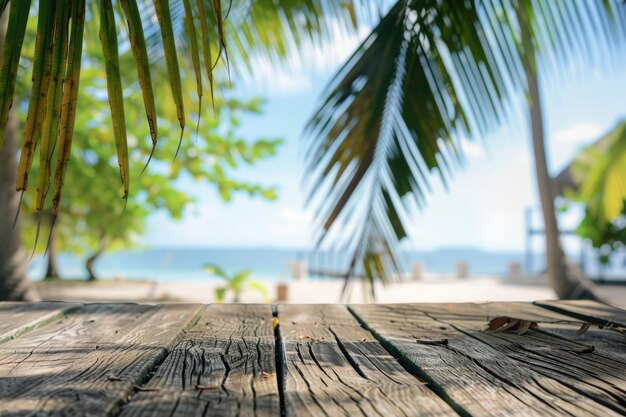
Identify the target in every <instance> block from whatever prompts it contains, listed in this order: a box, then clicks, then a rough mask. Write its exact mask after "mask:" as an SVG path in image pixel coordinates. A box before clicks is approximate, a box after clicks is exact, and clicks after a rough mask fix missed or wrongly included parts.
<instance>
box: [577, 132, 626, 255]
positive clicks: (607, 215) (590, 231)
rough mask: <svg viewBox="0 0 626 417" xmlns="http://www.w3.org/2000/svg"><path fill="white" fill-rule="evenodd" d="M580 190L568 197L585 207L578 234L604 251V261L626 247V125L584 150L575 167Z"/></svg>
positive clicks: (601, 252) (602, 252) (602, 253)
mask: <svg viewBox="0 0 626 417" xmlns="http://www.w3.org/2000/svg"><path fill="white" fill-rule="evenodd" d="M571 171H572V176H573V178H574V181H575V182H576V183H578V184H580V186H579V187H578V190H577V191H570V192H569V193H568V194H567V197H569V198H570V199H572V200H573V201H577V202H582V203H584V205H585V217H584V218H583V220H582V221H581V223H580V225H579V226H578V229H577V232H578V234H579V235H580V236H582V237H583V238H586V239H588V240H589V241H590V242H591V244H592V245H593V246H594V247H595V248H597V249H598V250H599V251H600V259H601V261H603V262H604V263H606V262H608V260H609V257H610V255H611V254H612V253H613V252H615V251H617V250H619V249H622V248H624V247H625V246H626V122H621V123H619V124H618V125H617V126H616V127H615V128H614V129H613V130H611V132H609V133H608V134H607V135H606V136H605V137H603V138H601V139H600V140H599V141H598V142H597V143H595V144H594V145H591V146H589V147H587V148H585V149H583V150H582V151H581V152H580V153H579V155H578V156H577V157H576V159H575V160H574V162H573V163H572V166H571Z"/></svg>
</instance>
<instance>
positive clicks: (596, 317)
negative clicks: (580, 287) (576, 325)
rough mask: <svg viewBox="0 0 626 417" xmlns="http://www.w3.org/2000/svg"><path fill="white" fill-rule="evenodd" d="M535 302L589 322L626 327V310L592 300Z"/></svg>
mask: <svg viewBox="0 0 626 417" xmlns="http://www.w3.org/2000/svg"><path fill="white" fill-rule="evenodd" d="M533 304H535V305H538V306H540V307H543V308H545V309H547V310H551V311H555V312H558V313H560V314H564V315H567V316H570V317H574V318H576V319H579V320H584V321H587V322H589V323H593V324H597V325H601V326H606V325H611V324H615V325H618V326H620V327H623V328H626V310H622V309H620V308H617V307H612V306H610V305H607V304H602V303H598V302H597V301H591V300H558V301H552V300H551V301H535V302H534V303H533Z"/></svg>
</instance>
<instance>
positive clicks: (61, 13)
mask: <svg viewBox="0 0 626 417" xmlns="http://www.w3.org/2000/svg"><path fill="white" fill-rule="evenodd" d="M69 13H70V10H69V8H68V4H67V2H64V1H62V2H59V3H57V10H56V14H55V22H54V37H53V45H54V46H53V51H52V65H51V70H50V85H49V88H48V95H47V97H46V100H47V103H46V117H45V119H44V121H43V129H42V134H41V149H40V155H39V175H38V176H37V203H36V209H37V211H38V212H40V211H41V210H43V208H44V204H45V201H46V196H47V195H48V190H49V189H50V177H51V172H50V170H51V168H50V165H51V162H52V158H53V156H54V149H55V147H56V144H57V137H58V130H59V121H60V115H61V102H62V98H63V83H64V82H65V76H66V73H65V70H66V63H67V39H68V25H69Z"/></svg>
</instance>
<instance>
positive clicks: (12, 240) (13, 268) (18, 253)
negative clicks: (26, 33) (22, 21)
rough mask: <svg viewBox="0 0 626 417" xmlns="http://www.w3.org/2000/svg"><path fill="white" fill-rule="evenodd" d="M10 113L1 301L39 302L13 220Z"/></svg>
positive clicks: (1, 156)
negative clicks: (27, 270) (30, 279)
mask: <svg viewBox="0 0 626 417" xmlns="http://www.w3.org/2000/svg"><path fill="white" fill-rule="evenodd" d="M7 15H8V13H4V15H3V16H2V20H1V21H0V49H2V46H3V44H4V37H5V34H6V24H7ZM14 113H15V112H14V111H11V112H9V122H8V125H7V127H6V130H5V141H4V147H3V148H2V149H0V236H1V237H2V238H0V301H36V300H38V299H39V296H38V295H37V292H36V291H35V289H34V288H33V287H32V285H31V283H30V282H29V281H28V278H27V277H26V269H27V262H26V253H25V252H24V249H23V248H22V241H21V238H20V225H19V222H18V223H17V224H16V225H15V227H13V218H14V217H15V213H16V212H17V209H18V207H19V204H20V199H19V194H18V193H16V192H15V174H16V171H17V158H16V157H17V143H16V140H17V138H16V132H17V119H16V117H15V114H14Z"/></svg>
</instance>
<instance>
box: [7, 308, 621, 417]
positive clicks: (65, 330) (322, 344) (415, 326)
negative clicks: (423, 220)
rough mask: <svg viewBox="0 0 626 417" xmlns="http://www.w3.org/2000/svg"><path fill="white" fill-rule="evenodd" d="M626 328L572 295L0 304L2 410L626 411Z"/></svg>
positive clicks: (610, 312) (617, 316) (609, 311)
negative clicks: (456, 300)
mask: <svg viewBox="0 0 626 417" xmlns="http://www.w3.org/2000/svg"><path fill="white" fill-rule="evenodd" d="M498 317H502V318H500V319H497V320H494V321H492V320H493V319H496V318H498ZM503 317H507V318H508V319H507V318H503ZM515 320H518V321H515ZM490 321H491V322H492V327H494V328H495V327H501V329H500V331H496V330H485V328H486V327H487V325H488V323H489V322H490ZM585 323H588V324H589V325H590V326H587V325H584V324H585ZM536 325H538V327H536ZM507 327H508V329H505V328H507ZM625 329H626V311H624V310H619V309H616V308H613V307H609V306H607V305H603V304H598V303H594V302H584V301H580V302H563V301H545V302H535V303H484V304H391V305H350V306H341V305H280V306H271V305H243V304H240V305H235V304H233V305H218V304H215V305H208V306H203V305H195V304H185V305H182V304H167V305H155V306H150V305H137V304H68V303H0V416H26V415H28V416H34V415H37V416H48V415H50V416H52V415H54V416H123V417H130V416H153V417H159V416H181V417H182V416H350V417H356V416H417V415H425V416H448V415H457V414H459V415H463V416H491V415H499V416H511V415H525V416H542V417H545V416H555V417H556V416H564V415H580V416H583V415H584V416H602V417H605V416H614V415H615V416H617V415H626V339H625V336H624V331H625ZM585 330H586V331H585ZM583 331H585V332H584V333H583ZM577 332H578V333H582V334H580V335H576V333H577ZM520 333H521V334H520Z"/></svg>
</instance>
